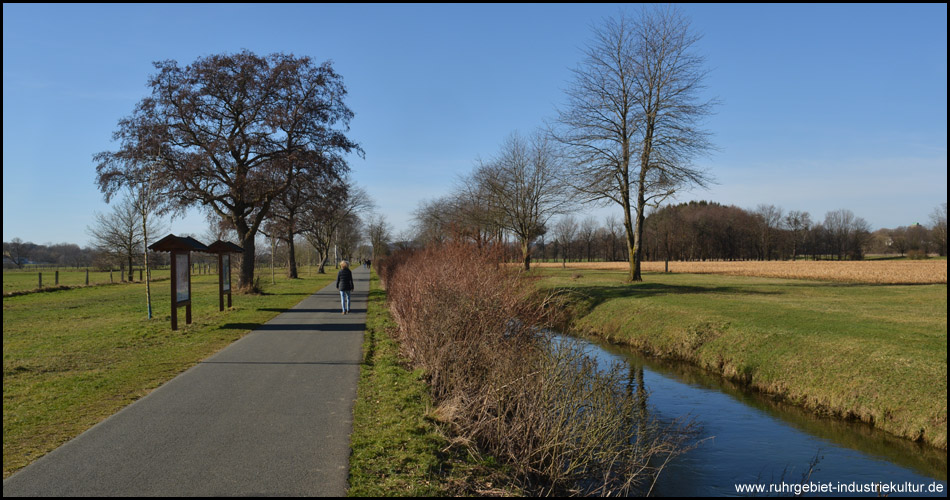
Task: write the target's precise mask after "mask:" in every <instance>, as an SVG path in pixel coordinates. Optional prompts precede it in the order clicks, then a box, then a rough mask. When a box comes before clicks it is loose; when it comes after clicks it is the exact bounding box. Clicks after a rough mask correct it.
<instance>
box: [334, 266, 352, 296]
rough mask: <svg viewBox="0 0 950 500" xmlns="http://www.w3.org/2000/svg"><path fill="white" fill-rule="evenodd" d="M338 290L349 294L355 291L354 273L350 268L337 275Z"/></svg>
mask: <svg viewBox="0 0 950 500" xmlns="http://www.w3.org/2000/svg"><path fill="white" fill-rule="evenodd" d="M336 289H337V290H339V291H341V292H349V291H350V290H352V289H353V273H352V272H350V268H348V267H344V268H343V269H340V272H338V273H337V274H336Z"/></svg>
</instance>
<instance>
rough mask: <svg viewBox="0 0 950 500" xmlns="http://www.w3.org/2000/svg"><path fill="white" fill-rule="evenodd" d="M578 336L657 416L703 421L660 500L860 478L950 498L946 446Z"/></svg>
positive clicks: (669, 471) (671, 469)
mask: <svg viewBox="0 0 950 500" xmlns="http://www.w3.org/2000/svg"><path fill="white" fill-rule="evenodd" d="M573 340H574V341H576V342H579V343H581V344H582V345H584V346H585V349H586V352H587V353H588V354H589V355H590V356H591V357H593V358H595V359H597V360H598V362H599V363H600V365H601V367H602V368H604V369H607V368H608V367H609V366H610V365H611V364H613V363H623V364H624V365H625V366H626V368H627V369H628V370H629V373H630V383H631V385H635V386H637V387H638V389H639V390H642V391H643V392H644V393H645V394H646V395H647V396H646V406H647V408H648V411H649V412H650V414H651V417H653V418H657V419H659V420H660V421H673V420H683V419H691V420H692V421H693V423H694V424H695V427H696V429H697V433H696V435H695V436H694V440H695V441H697V442H698V443H699V444H698V446H696V447H695V448H693V449H691V450H690V451H689V452H688V453H686V454H684V455H682V456H680V457H677V459H676V460H675V461H673V462H671V463H670V464H669V466H668V467H667V468H666V469H665V470H664V471H663V474H662V475H661V476H660V478H659V480H658V482H657V485H656V487H655V489H654V492H653V493H654V495H656V496H733V495H741V494H743V492H741V491H738V488H743V487H746V485H763V486H764V487H765V488H766V489H767V488H769V487H770V485H773V487H775V488H778V487H781V485H783V484H784V485H786V486H785V487H787V488H794V487H796V486H798V487H801V485H804V484H815V485H819V484H824V485H827V484H831V485H833V486H834V487H835V488H836V489H837V488H841V490H842V491H829V492H828V493H831V494H835V495H838V494H841V495H846V494H850V492H848V491H846V490H845V488H846V487H850V485H852V484H854V485H872V484H878V485H880V484H891V483H894V484H913V485H917V486H915V488H921V487H922V488H923V489H924V490H927V489H929V488H933V489H942V491H943V495H936V494H935V496H944V495H946V491H947V490H946V487H947V473H946V471H947V454H946V452H945V451H942V450H937V449H935V448H933V447H931V446H926V445H922V444H919V443H913V442H910V441H908V440H906V439H901V438H897V437H895V436H893V435H891V434H889V433H886V432H883V431H880V430H877V429H874V428H872V427H871V426H868V425H866V424H863V423H860V422H845V421H842V420H841V419H835V418H827V417H820V416H816V415H814V414H813V413H812V412H809V411H806V410H804V409H802V408H801V407H798V406H795V405H788V404H784V403H782V402H780V401H776V400H775V399H774V398H771V397H769V396H767V395H764V394H760V393H754V392H749V391H747V390H745V389H743V388H742V387H740V386H737V385H736V384H733V383H731V382H729V381H728V380H724V379H722V378H720V377H717V376H713V375H710V374H709V373H708V372H706V371H704V370H701V369H698V368H696V367H693V366H690V365H689V364H687V363H682V362H672V361H662V360H656V359H651V358H648V357H645V356H642V355H641V354H639V353H637V352H636V351H635V350H633V349H631V348H629V347H623V346H617V345H612V344H609V343H607V342H604V341H596V340H590V339H577V338H574V339H573ZM641 385H642V388H641ZM813 464H814V466H813ZM812 466H813V467H812ZM810 468H811V469H810ZM806 476H807V477H806ZM839 485H840V486H839ZM911 491H912V490H911ZM746 493H749V492H746ZM764 493H768V491H765V492H764ZM938 493H939V492H938ZM865 494H867V493H866V492H865ZM928 494H929V492H927V491H924V496H927V495H928Z"/></svg>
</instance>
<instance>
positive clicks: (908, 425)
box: [530, 263, 947, 449]
mask: <svg viewBox="0 0 950 500" xmlns="http://www.w3.org/2000/svg"><path fill="white" fill-rule="evenodd" d="M944 265H945V263H944ZM530 275H532V276H533V277H534V278H535V279H537V280H538V285H539V286H540V287H541V288H543V289H553V288H561V289H564V290H567V291H568V292H569V296H570V297H572V299H571V300H572V302H573V307H574V308H575V313H576V314H575V315H574V318H575V319H574V322H573V328H575V329H576V330H577V331H579V332H585V333H587V334H590V335H593V336H597V337H601V338H605V339H607V340H609V341H611V342H616V343H622V344H629V345H632V346H634V347H636V348H638V349H640V350H642V351H644V352H646V353H647V354H652V355H654V356H658V357H664V358H676V359H683V360H686V361H689V362H691V363H693V364H696V365H698V366H700V367H703V368H705V369H708V370H710V371H712V372H714V373H720V374H722V375H723V376H726V377H729V378H731V379H734V380H738V381H741V382H743V383H746V384H748V385H749V386H751V387H753V388H756V389H759V390H762V391H766V392H769V393H772V394H776V395H779V396H781V397H783V398H785V399H786V400H788V401H791V402H793V403H796V404H800V405H802V406H804V407H806V408H810V409H812V410H815V411H818V412H822V413H828V414H834V415H840V416H842V417H849V418H859V419H861V420H864V421H867V422H871V423H873V424H874V425H875V426H877V427H879V428H881V429H884V430H886V431H889V432H891V433H894V434H897V435H899V436H903V437H906V438H909V439H920V440H923V441H925V442H928V443H930V444H932V445H934V446H936V447H938V448H943V449H946V446H947V286H946V285H945V284H940V285H914V286H907V285H871V284H857V283H840V282H832V281H804V280H790V279H775V278H757V277H744V276H724V275H714V274H665V273H646V274H645V275H644V281H643V282H642V283H636V284H629V283H625V282H624V280H625V278H626V273H625V272H623V271H608V270H595V269H583V270H580V269H566V270H561V269H556V268H555V269H550V268H545V269H536V270H534V271H532V272H531V274H530Z"/></svg>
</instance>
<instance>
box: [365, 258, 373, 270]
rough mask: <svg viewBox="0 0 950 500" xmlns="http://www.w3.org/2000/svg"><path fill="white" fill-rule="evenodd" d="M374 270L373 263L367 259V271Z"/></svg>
mask: <svg viewBox="0 0 950 500" xmlns="http://www.w3.org/2000/svg"><path fill="white" fill-rule="evenodd" d="M372 268H373V261H371V260H369V259H366V269H372Z"/></svg>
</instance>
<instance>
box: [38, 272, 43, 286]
mask: <svg viewBox="0 0 950 500" xmlns="http://www.w3.org/2000/svg"><path fill="white" fill-rule="evenodd" d="M37 274H39V275H40V278H39V279H40V284H39V286H38V287H37V288H43V273H37Z"/></svg>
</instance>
